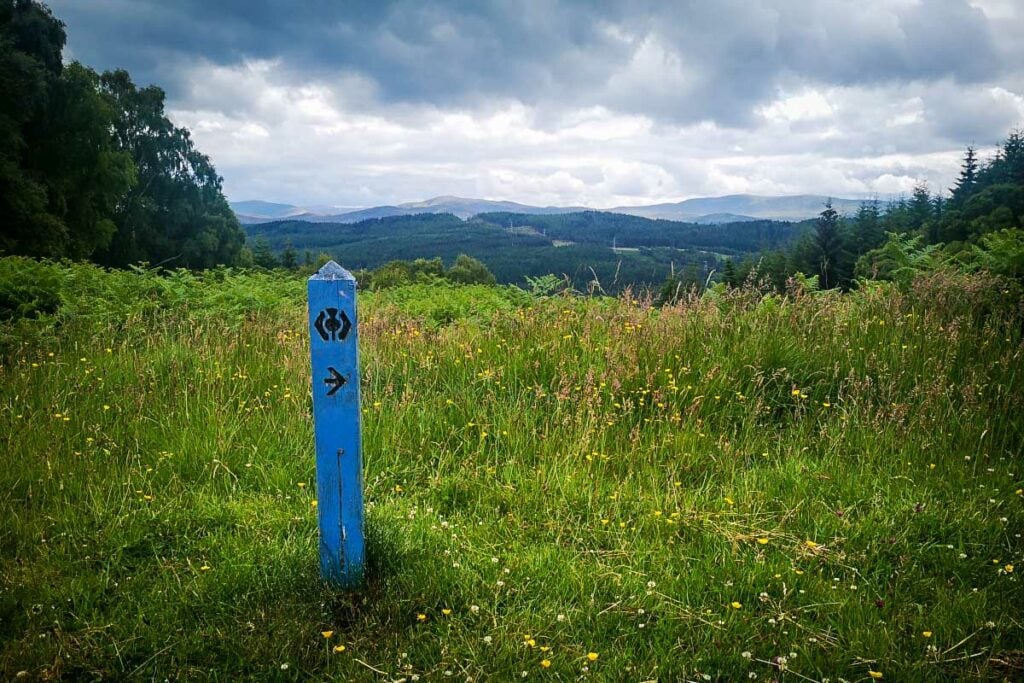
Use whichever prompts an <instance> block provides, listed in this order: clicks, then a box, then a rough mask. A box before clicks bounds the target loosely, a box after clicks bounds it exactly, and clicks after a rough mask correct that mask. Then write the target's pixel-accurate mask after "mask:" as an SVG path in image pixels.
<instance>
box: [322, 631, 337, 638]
mask: <svg viewBox="0 0 1024 683" xmlns="http://www.w3.org/2000/svg"><path fill="white" fill-rule="evenodd" d="M320 635H322V636H323V637H324V638H330V637H331V636H333V635H334V631H320Z"/></svg>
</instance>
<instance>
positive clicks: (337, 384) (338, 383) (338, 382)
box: [324, 367, 348, 396]
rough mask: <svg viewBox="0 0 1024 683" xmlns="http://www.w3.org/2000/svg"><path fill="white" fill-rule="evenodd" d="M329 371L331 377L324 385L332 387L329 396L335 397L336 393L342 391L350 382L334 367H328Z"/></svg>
mask: <svg viewBox="0 0 1024 683" xmlns="http://www.w3.org/2000/svg"><path fill="white" fill-rule="evenodd" d="M327 371H328V372H330V373H331V376H330V377H328V378H327V379H325V380H324V384H326V385H327V386H329V387H331V389H330V391H328V392H327V395H328V396H334V395H335V394H336V393H338V389H341V388H342V387H343V386H345V383H346V382H348V380H347V379H345V378H344V377H343V376H342V374H341V373H340V372H338V371H337V370H335V369H334V368H332V367H328V368H327Z"/></svg>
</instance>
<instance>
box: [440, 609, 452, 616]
mask: <svg viewBox="0 0 1024 683" xmlns="http://www.w3.org/2000/svg"><path fill="white" fill-rule="evenodd" d="M451 613H452V611H451V610H450V609H448V608H447V607H445V608H444V609H442V610H441V614H443V615H445V616H446V617H447V616H448V615H449V614H451Z"/></svg>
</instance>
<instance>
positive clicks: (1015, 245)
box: [973, 228, 1024, 282]
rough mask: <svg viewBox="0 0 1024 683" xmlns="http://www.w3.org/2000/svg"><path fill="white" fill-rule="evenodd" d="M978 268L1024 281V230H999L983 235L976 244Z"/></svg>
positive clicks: (976, 265) (975, 261) (976, 264)
mask: <svg viewBox="0 0 1024 683" xmlns="http://www.w3.org/2000/svg"><path fill="white" fill-rule="evenodd" d="M974 257H975V260H974V263H973V265H974V266H975V267H977V268H981V269H984V270H987V271H988V272H990V273H994V274H995V275H1002V276H1004V277H1008V278H1013V279H1016V280H1018V281H1020V282H1024V230H1021V229H1016V228H1015V229H1011V230H997V231H994V232H989V233H987V234H985V235H982V236H981V239H980V244H977V245H974Z"/></svg>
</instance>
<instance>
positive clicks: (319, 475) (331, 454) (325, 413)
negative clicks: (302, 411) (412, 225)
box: [308, 261, 364, 586]
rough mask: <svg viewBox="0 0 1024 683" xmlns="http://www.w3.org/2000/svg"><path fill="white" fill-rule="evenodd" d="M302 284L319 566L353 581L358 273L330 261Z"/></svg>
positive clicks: (358, 454) (359, 551) (340, 580)
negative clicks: (305, 294) (308, 356)
mask: <svg viewBox="0 0 1024 683" xmlns="http://www.w3.org/2000/svg"><path fill="white" fill-rule="evenodd" d="M308 290H309V331H310V352H311V355H312V358H313V430H314V435H315V438H316V497H317V514H318V516H319V522H320V573H321V575H322V576H323V577H324V578H325V579H326V580H328V581H330V582H331V583H334V584H337V585H341V586H356V585H358V584H359V583H360V582H361V581H362V578H363V555H364V550H363V457H362V437H361V434H360V424H359V423H360V408H359V344H358V342H359V325H358V320H357V318H356V279H355V278H354V277H352V273H350V272H348V271H347V270H345V269H344V268H342V267H341V266H339V265H338V264H337V263H335V262H334V261H329V262H328V263H327V264H326V265H324V267H323V268H321V269H320V270H319V271H317V273H316V274H315V275H313V276H312V277H311V278H309V283H308Z"/></svg>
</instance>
